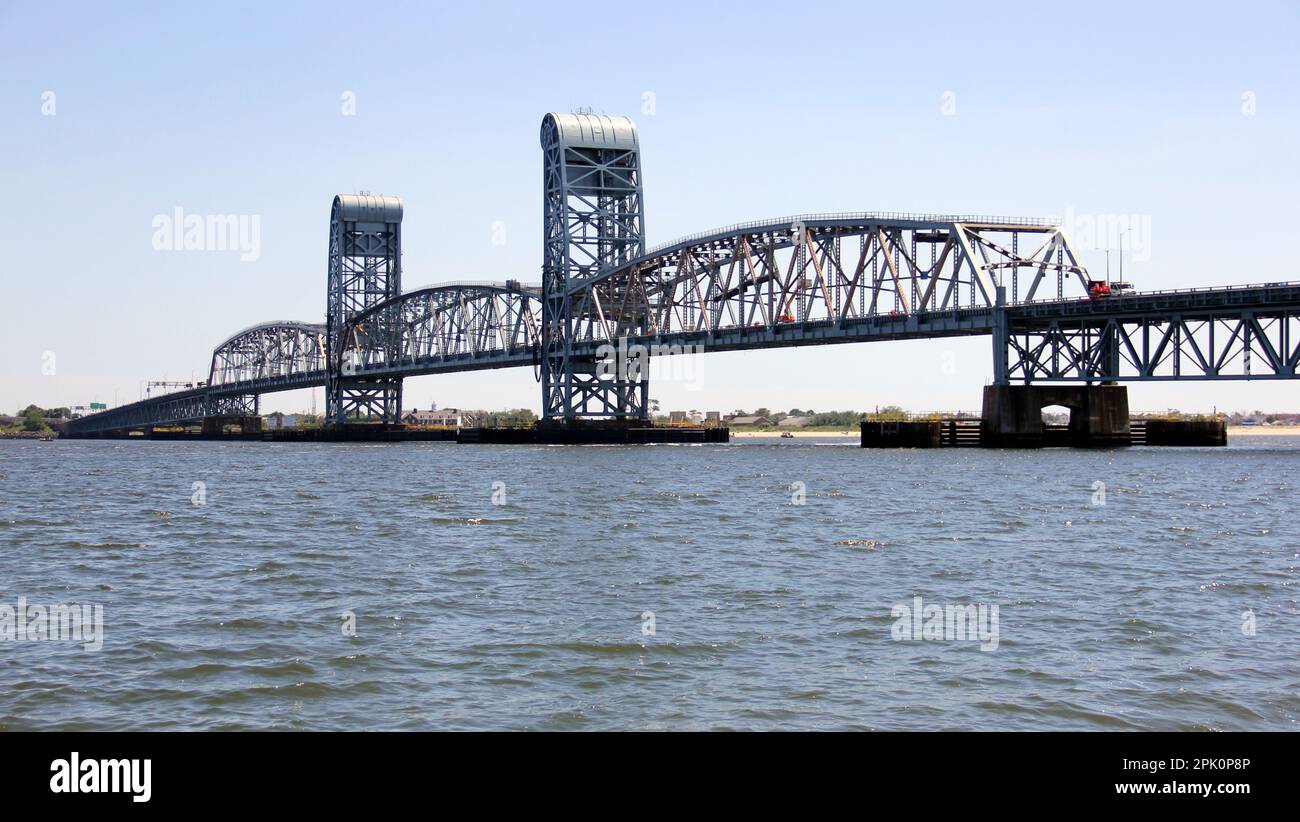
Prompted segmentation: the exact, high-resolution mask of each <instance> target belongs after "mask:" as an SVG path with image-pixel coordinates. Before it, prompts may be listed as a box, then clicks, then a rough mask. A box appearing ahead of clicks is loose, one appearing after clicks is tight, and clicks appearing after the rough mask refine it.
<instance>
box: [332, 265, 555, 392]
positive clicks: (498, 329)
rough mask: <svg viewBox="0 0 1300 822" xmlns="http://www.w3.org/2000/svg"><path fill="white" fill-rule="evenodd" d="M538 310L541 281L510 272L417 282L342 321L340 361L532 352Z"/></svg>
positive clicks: (382, 364)
mask: <svg viewBox="0 0 1300 822" xmlns="http://www.w3.org/2000/svg"><path fill="white" fill-rule="evenodd" d="M540 315H541V288H540V286H536V285H528V284H524V283H520V282H518V281H515V280H510V281H507V282H504V283H500V282H476V281H460V282H451V283H439V284H437V285H431V286H426V287H424V288H418V289H415V290H414V291H408V292H406V293H404V294H400V295H398V296H396V297H392V298H390V299H387V300H384V301H383V302H380V303H376V304H375V305H374V306H372V307H371V308H369V309H367V310H366V311H364V312H362V313H360V314H358V315H357V316H356V317H354V318H352V320H351V321H349V322H348V324H347V326H346V327H345V329H344V334H343V349H342V362H341V364H340V367H342V368H344V369H348V368H351V369H354V370H355V371H356V373H358V374H360V373H364V372H366V371H367V370H371V371H373V370H375V369H384V368H394V367H399V366H401V365H403V364H408V365H409V364H423V365H429V366H432V365H435V364H437V363H440V362H446V361H451V360H473V361H476V362H482V361H484V360H490V359H493V358H514V359H518V358H519V357H521V356H524V355H528V356H531V353H532V351H533V347H534V345H535V343H536V341H537V340H538V337H539V334H540V328H539V323H540V320H539V317H540Z"/></svg>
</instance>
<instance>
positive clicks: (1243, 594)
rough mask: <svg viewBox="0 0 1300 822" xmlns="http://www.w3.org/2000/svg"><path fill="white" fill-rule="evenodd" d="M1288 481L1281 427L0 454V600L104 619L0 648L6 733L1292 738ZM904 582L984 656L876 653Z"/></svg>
mask: <svg viewBox="0 0 1300 822" xmlns="http://www.w3.org/2000/svg"><path fill="white" fill-rule="evenodd" d="M1097 481H1100V482H1104V483H1105V484H1106V495H1105V504H1104V505H1095V504H1094V502H1095V501H1098V497H1097V496H1096V491H1094V487H1093V484H1094V482H1097ZM195 482H203V483H206V504H205V505H202V506H197V505H194V504H192V496H193V495H194V487H195V486H194V483H195ZM497 482H500V483H504V494H505V502H506V503H507V504H506V505H504V506H497V505H493V504H492V494H493V487H494V483H497ZM799 482H802V483H803V484H804V488H805V489H806V490H805V493H806V504H804V505H793V504H791V502H792V498H793V492H792V490H791V485H792V484H794V483H799ZM1298 486H1300V438H1286V437H1255V438H1234V445H1233V447H1230V448H1228V449H1217V450H1216V449H1199V450H1198V449H1186V450H1184V449H1151V448H1134V449H1128V450H1117V451H1073V450H1056V449H1054V450H1050V451H1045V452H1028V451H1006V452H1002V451H980V450H964V449H963V450H948V449H944V450H935V451H864V450H861V449H859V448H856V447H854V445H853V443H852V441H847V440H846V441H806V440H798V441H789V440H786V441H780V440H777V441H769V442H746V443H734V444H732V445H729V446H648V447H645V446H643V447H626V448H624V447H530V446H487V445H482V446H457V445H454V444H443V443H406V444H394V445H373V446H367V445H327V444H283V445H275V444H266V443H207V442H196V443H177V442H112V441H104V442H94V441H57V442H53V443H37V442H30V441H19V442H16V441H0V598H2V599H0V602H7V603H9V604H10V605H11V606H14V607H16V602H17V598H18V597H19V596H25V597H26V598H27V600H28V602H29V603H40V604H45V605H53V604H57V603H94V604H102V606H103V608H104V622H105V639H104V643H103V647H102V649H100V650H98V651H88V650H85V649H83V647H82V646H81V645H80V644H77V643H73V642H69V641H61V642H56V641H44V642H40V641H27V642H17V641H9V642H3V643H0V660H2V663H0V671H3V679H2V681H0V729H7V730H12V729H66V730H75V729H96V730H101V729H102V730H116V729H253V728H283V729H293V728H304V729H433V728H460V729H487V728H494V729H495V728H503V729H556V730H570V729H659V728H672V729H702V728H735V729H741V728H752V729H772V728H819V729H845V728H879V729H926V728H945V729H947V728H963V729H981V730H992V729H1021V728H1053V729H1290V728H1295V727H1296V723H1297V717H1298V715H1300V673H1298V670H1300V666H1298V665H1297V657H1300V620H1297V616H1298V613H1297V581H1298V576H1297V564H1298V563H1300V559H1298V558H1297V551H1298V546H1300V540H1298V539H1297V527H1296V522H1295V520H1296V518H1295V504H1296V498H1297V487H1298ZM497 488H498V489H501V488H502V486H497ZM917 595H919V596H922V597H923V598H924V602H925V603H929V604H940V605H955V604H984V605H994V604H996V605H998V607H999V611H998V621H997V627H998V644H997V648H996V650H991V651H982V650H981V649H980V644H979V643H978V642H971V641H960V640H957V641H895V640H894V639H893V638H892V637H891V633H892V628H893V627H894V625H895V621H896V620H895V617H894V616H893V615H892V614H891V609H892V608H893V607H894V606H895V605H898V604H907V605H910V604H911V603H912V598H913V597H914V596H917ZM1248 609H1249V610H1250V611H1251V612H1252V613H1253V615H1254V617H1255V620H1256V623H1255V632H1254V635H1253V636H1248V635H1247V632H1246V631H1244V630H1243V627H1244V626H1245V620H1244V619H1243V612H1246V611H1247V610H1248ZM344 612H352V613H353V614H355V616H356V622H355V625H356V635H355V636H346V635H345V632H344V617H343V616H342V615H343V614H344ZM646 612H650V614H653V627H654V633H653V634H647V633H645V631H646V630H647V629H648V628H649V627H650V623H649V619H648V618H647V617H648V615H647V614H646ZM990 624H991V623H990Z"/></svg>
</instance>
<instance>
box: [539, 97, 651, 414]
mask: <svg viewBox="0 0 1300 822" xmlns="http://www.w3.org/2000/svg"><path fill="white" fill-rule="evenodd" d="M541 140H542V154H543V166H542V168H543V179H544V191H545V210H544V222H543V227H544V237H543V244H544V246H543V255H542V338H541V343H540V345H541V373H542V377H541V379H542V421H543V423H549V424H555V423H561V422H564V423H567V422H572V421H574V420H575V419H577V418H580V417H591V418H597V419H607V420H618V421H630V420H635V419H647V418H648V417H649V404H650V403H649V374H648V373H646V371H645V369H644V368H643V367H642V366H643V364H644V363H645V358H644V357H636V356H629V355H628V353H627V351H626V349H625V348H624V347H622V346H620V347H618V349H617V351H616V353H615V355H614V357H613V358H612V359H613V362H611V360H610V359H608V358H607V359H605V360H603V362H602V361H600V360H597V359H596V357H595V355H594V352H590V351H588V352H583V353H582V354H578V353H575V346H576V345H577V344H578V343H579V342H580V336H581V334H582V327H583V326H584V325H589V324H590V323H591V322H596V321H599V322H603V323H606V324H608V325H609V326H610V327H612V328H613V329H614V330H615V331H616V332H617V333H616V334H611V336H623V335H630V334H636V333H639V328H638V327H637V326H639V325H640V324H641V321H640V320H638V319H637V318H636V317H635V316H632V315H628V316H620V315H619V313H618V312H619V309H618V308H617V306H613V305H611V306H606V307H604V311H605V314H604V316H602V317H600V318H599V319H598V320H597V319H596V318H591V317H584V316H575V313H576V312H575V311H574V300H573V299H571V298H570V296H569V290H570V288H571V286H572V285H573V284H574V283H576V282H578V281H581V280H582V279H584V278H586V277H590V276H593V275H595V274H596V273H597V272H598V271H601V270H603V269H606V268H609V267H611V266H616V265H619V264H621V263H625V262H627V261H629V260H632V259H633V258H635V257H638V256H640V255H641V254H642V253H644V251H645V241H644V237H645V217H644V213H643V211H642V203H643V197H642V189H641V151H640V145H639V141H638V138H637V131H636V124H635V123H633V122H632V120H631V119H629V118H627V117H608V116H605V115H593V114H555V113H552V114H547V115H546V117H545V118H544V119H543V120H542V133H541Z"/></svg>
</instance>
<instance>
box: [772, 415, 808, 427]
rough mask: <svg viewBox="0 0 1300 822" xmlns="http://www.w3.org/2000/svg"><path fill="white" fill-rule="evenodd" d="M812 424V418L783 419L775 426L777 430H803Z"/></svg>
mask: <svg viewBox="0 0 1300 822" xmlns="http://www.w3.org/2000/svg"><path fill="white" fill-rule="evenodd" d="M811 424H812V417H785V418H784V419H782V420H781V421H780V422H778V423H777V424H776V426H777V427H778V428H803V427H804V426H805V425H811Z"/></svg>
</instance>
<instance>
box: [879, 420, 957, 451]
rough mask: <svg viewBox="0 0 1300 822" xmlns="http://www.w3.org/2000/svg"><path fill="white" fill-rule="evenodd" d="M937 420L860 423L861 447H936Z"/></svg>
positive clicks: (937, 439)
mask: <svg viewBox="0 0 1300 822" xmlns="http://www.w3.org/2000/svg"><path fill="white" fill-rule="evenodd" d="M941 431H942V428H941V423H940V422H939V421H938V420H925V421H920V422H916V421H904V420H899V421H896V422H871V421H863V423H862V447H863V448H938V447H939V445H940V441H939V438H940V432H941Z"/></svg>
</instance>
